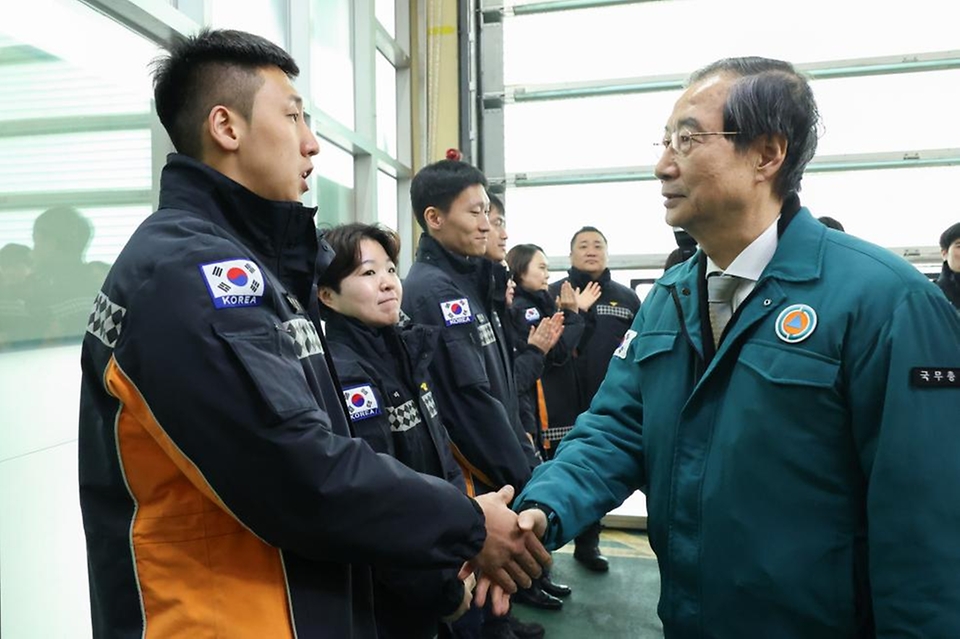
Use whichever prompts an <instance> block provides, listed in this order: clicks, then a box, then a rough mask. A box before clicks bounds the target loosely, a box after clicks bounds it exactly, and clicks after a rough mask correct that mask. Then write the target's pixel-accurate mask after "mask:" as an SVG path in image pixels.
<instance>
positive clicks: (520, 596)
mask: <svg viewBox="0 0 960 639" xmlns="http://www.w3.org/2000/svg"><path fill="white" fill-rule="evenodd" d="M510 600H511V601H513V602H514V603H518V604H523V605H525V606H532V607H534V608H540V609H541V610H560V609H562V608H563V601H562V600H560V599H557V598H556V597H554V596H553V595H548V594H547V593H545V592H544V591H542V590H541V589H540V588H538V587H537V586H531V587H530V588H524V589H523V590H518V591H517V592H516V593H514V594H513V595H512V596H511V597H510Z"/></svg>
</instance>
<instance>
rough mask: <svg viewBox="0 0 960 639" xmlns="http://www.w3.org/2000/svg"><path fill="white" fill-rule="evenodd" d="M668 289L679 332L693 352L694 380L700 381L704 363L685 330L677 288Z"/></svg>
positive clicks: (688, 332)
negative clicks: (675, 312) (694, 364)
mask: <svg viewBox="0 0 960 639" xmlns="http://www.w3.org/2000/svg"><path fill="white" fill-rule="evenodd" d="M669 288H670V297H671V298H672V299H673V305H674V306H675V307H676V309H677V321H678V323H679V324H680V331H681V332H682V333H683V336H684V337H685V338H686V339H687V343H688V344H689V345H690V350H691V351H693V357H694V359H695V360H696V361H695V363H696V366H695V368H694V379H696V380H697V381H700V378H701V377H702V376H703V373H704V371H706V366H705V362H704V361H703V358H702V357H700V356H699V355H698V354H697V347H696V345H695V344H694V343H693V338H691V337H690V331H688V330H687V323H686V322H685V321H684V316H683V306H682V305H681V304H680V295H679V294H678V293H677V287H676V285H674V284H671V285H670V286H669Z"/></svg>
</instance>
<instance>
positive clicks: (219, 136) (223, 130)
mask: <svg viewBox="0 0 960 639" xmlns="http://www.w3.org/2000/svg"><path fill="white" fill-rule="evenodd" d="M245 124H246V122H244V120H243V119H242V118H241V117H240V116H239V115H238V114H237V113H236V112H234V111H232V110H230V109H229V108H227V107H225V106H223V105H222V104H218V105H216V106H215V107H213V108H212V109H210V113H209V114H208V115H207V129H208V130H209V132H210V138H211V139H212V140H213V144H214V145H215V146H216V147H217V148H218V149H219V150H221V151H225V152H229V151H236V150H237V149H238V148H240V136H241V134H242V133H243V126H244V125H245Z"/></svg>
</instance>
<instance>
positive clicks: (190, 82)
mask: <svg viewBox="0 0 960 639" xmlns="http://www.w3.org/2000/svg"><path fill="white" fill-rule="evenodd" d="M166 48H167V54H166V55H163V56H160V57H158V58H157V59H155V60H154V61H153V96H154V102H155V103H156V108H157V115H158V116H159V117H160V122H161V123H162V124H163V128H165V129H166V130H167V134H168V135H169V136H170V140H171V141H172V142H173V146H174V147H175V148H176V149H177V151H178V152H179V153H182V154H184V155H188V156H190V157H192V158H194V159H200V156H201V154H202V152H203V145H202V136H201V131H202V130H203V123H204V122H205V121H206V119H207V115H209V113H210V109H212V108H213V107H214V106H216V105H218V104H222V105H224V106H227V107H230V108H231V109H236V111H237V112H238V113H239V114H240V115H242V116H243V117H244V118H246V119H247V120H249V119H250V118H251V116H252V115H253V102H254V98H255V97H256V95H257V91H259V90H260V87H261V86H263V82H264V79H263V77H262V76H261V75H260V74H259V73H258V71H259V70H260V69H263V68H267V67H278V68H279V69H280V70H281V71H283V72H284V73H286V74H287V76H288V77H289V78H295V77H297V76H298V75H299V74H300V68H299V67H297V63H296V62H294V60H293V58H292V57H291V56H290V54H288V53H287V52H286V51H284V50H283V49H281V48H280V47H278V46H277V45H275V44H274V43H272V42H270V41H269V40H267V39H266V38H261V37H260V36H258V35H254V34H252V33H246V32H244V31H233V30H229V29H209V28H207V29H203V30H201V31H200V32H199V33H197V34H196V35H195V36H191V37H183V36H179V35H177V36H175V37H174V38H173V40H172V41H171V42H170V43H169V44H168V45H167V47H166Z"/></svg>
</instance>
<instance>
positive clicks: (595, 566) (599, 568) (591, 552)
mask: <svg viewBox="0 0 960 639" xmlns="http://www.w3.org/2000/svg"><path fill="white" fill-rule="evenodd" d="M573 558H574V559H576V560H577V561H579V562H580V563H581V564H583V566H584V568H587V569H588V570H592V571H593V572H607V571H608V570H610V562H609V561H608V560H607V558H606V557H604V556H603V555H601V554H600V549H599V548H596V547H594V548H577V549H575V550H574V551H573Z"/></svg>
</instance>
